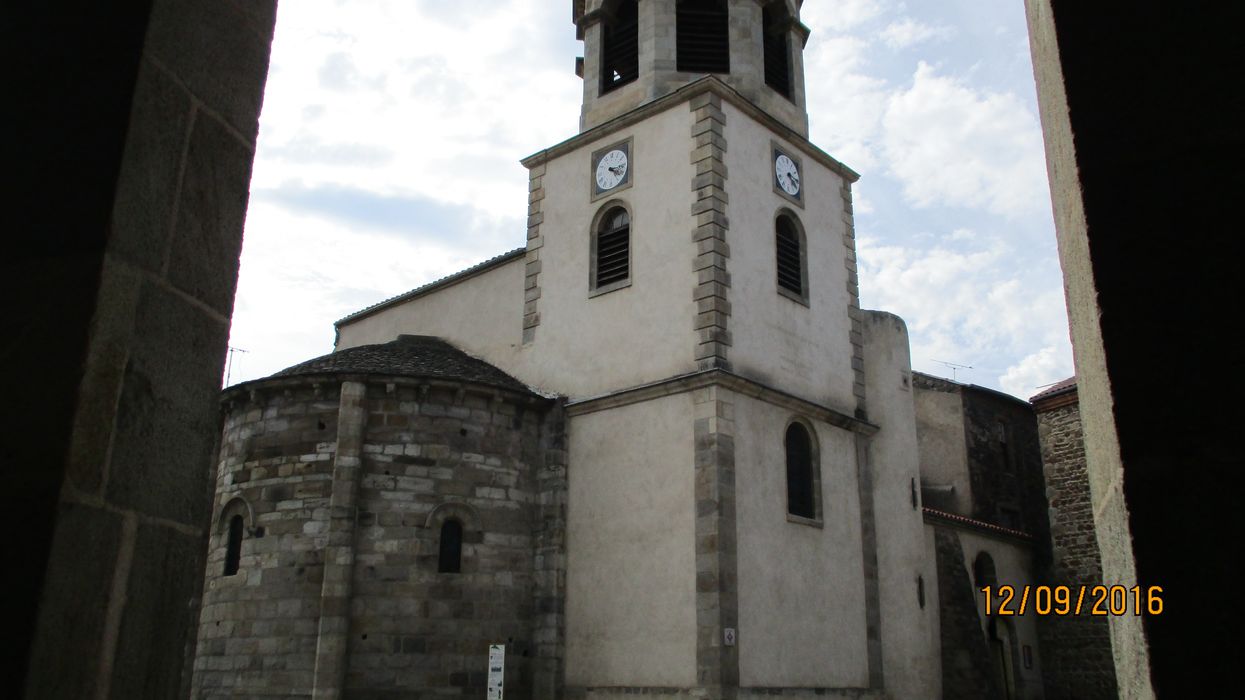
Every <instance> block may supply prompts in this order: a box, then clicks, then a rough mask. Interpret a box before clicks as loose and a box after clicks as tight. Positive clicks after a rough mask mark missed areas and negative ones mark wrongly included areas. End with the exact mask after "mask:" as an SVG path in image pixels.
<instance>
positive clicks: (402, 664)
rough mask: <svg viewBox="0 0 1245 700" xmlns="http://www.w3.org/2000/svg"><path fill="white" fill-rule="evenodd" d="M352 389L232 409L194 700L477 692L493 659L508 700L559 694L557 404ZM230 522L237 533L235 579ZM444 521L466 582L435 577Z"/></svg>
mask: <svg viewBox="0 0 1245 700" xmlns="http://www.w3.org/2000/svg"><path fill="white" fill-rule="evenodd" d="M360 379H361V380H360V381H342V380H341V378H332V377H320V378H315V379H309V378H304V377H293V378H275V379H270V380H261V382H258V383H252V385H251V386H250V387H249V388H244V389H238V388H235V389H233V390H231V391H230V392H227V393H226V401H227V402H232V405H229V404H228V403H227V408H226V418H225V423H224V430H223V434H222V441H221V451H220V462H219V467H220V469H219V473H218V477H217V494H216V502H215V511H214V517H215V521H214V522H215V526H214V528H213V534H212V537H211V541H210V546H209V554H208V571H207V577H206V579H207V580H206V584H205V593H204V607H203V613H202V617H201V621H200V626H199V648H198V653H197V657H196V659H195V666H194V667H195V674H194V691H193V692H194V697H196V698H225V697H268V696H278V695H279V696H282V697H307V698H310V697H316V698H320V697H341V696H345V697H358V698H397V697H409V696H410V694H411V692H412V690H419V691H420V692H421V693H431V694H435V695H437V696H451V697H454V696H483V693H484V682H485V675H486V659H487V651H488V645H489V644H497V643H503V644H507V663H506V667H507V673H506V690H507V695H508V696H509V697H516V698H528V697H533V696H534V695H533V688H534V687H540V688H551V687H553V685H554V683H555V678H556V674H557V673H558V671H559V670H560V661H561V660H560V655H561V651H562V645H561V644H560V639H561V636H560V635H561V628H560V621H561V617H560V616H561V612H562V599H561V593H560V591H561V590H562V586H563V585H564V580H565V574H564V566H563V565H562V558H561V557H560V556H558V554H557V553H556V552H553V553H547V552H544V551H539V553H540V554H541V555H542V556H537V554H538V544H540V545H542V547H543V546H549V543H552V546H554V547H555V548H556V547H558V546H560V542H561V537H562V534H563V533H562V530H563V529H564V524H563V521H564V514H563V513H564V506H565V495H564V493H561V492H560V491H559V490H560V489H561V487H562V485H563V484H564V483H565V482H564V478H563V479H561V480H559V479H558V478H557V476H558V475H559V474H564V467H562V466H561V463H564V461H565V460H564V458H562V457H561V455H563V454H564V451H561V450H559V449H557V446H558V445H559V444H560V440H561V435H560V431H561V422H560V421H557V420H554V421H550V424H549V426H548V429H547V426H546V420H545V419H546V416H549V415H550V410H551V407H550V403H549V402H548V401H546V400H544V399H539V398H536V397H534V396H530V395H519V394H517V393H515V392H508V391H500V390H496V389H492V388H487V387H483V386H477V385H472V384H470V383H467V382H454V381H446V380H437V381H427V382H420V381H415V380H411V379H404V378H393V379H391V380H381V381H376V380H374V379H373V380H370V381H363V380H362V379H363V378H360ZM542 488H543V489H544V491H543V492H542V491H541V489H542ZM234 515H242V516H243V518H244V521H245V523H246V526H247V529H246V536H245V537H244V539H243V545H242V549H241V554H242V556H241V559H240V566H239V571H238V573H237V574H235V575H231V576H226V575H224V571H225V569H224V566H225V558H226V549H227V545H228V541H227V538H228V522H229V520H230V519H231V518H232V517H233V516H234ZM451 518H452V519H455V520H457V521H459V522H460V523H461V524H462V526H463V538H462V540H463V541H462V569H461V573H440V572H438V552H439V544H440V533H441V524H442V523H443V522H444V521H445V520H447V519H451ZM538 575H539V579H538ZM547 696H548V695H543V694H542V697H547Z"/></svg>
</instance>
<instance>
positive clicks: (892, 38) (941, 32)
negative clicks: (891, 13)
mask: <svg viewBox="0 0 1245 700" xmlns="http://www.w3.org/2000/svg"><path fill="white" fill-rule="evenodd" d="M878 36H880V37H881V38H882V41H883V42H884V43H885V44H886V45H887V46H889V47H891V48H892V49H906V48H909V47H912V46H916V45H917V44H920V43H922V42H926V41H930V40H931V39H936V40H940V41H942V40H946V39H950V38H951V37H953V36H955V30H954V29H952V28H951V27H948V26H945V25H931V24H924V23H922V22H918V21H916V20H914V19H912V18H910V17H905V18H903V19H900V20H896V21H894V22H891V23H890V24H888V25H886V28H885V29H883V30H882V31H881V32H880V33H879V34H878Z"/></svg>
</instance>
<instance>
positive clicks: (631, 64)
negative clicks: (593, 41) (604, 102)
mask: <svg viewBox="0 0 1245 700" xmlns="http://www.w3.org/2000/svg"><path fill="white" fill-rule="evenodd" d="M638 7H639V6H638V3H636V2H635V0H622V2H616V3H614V6H613V7H612V8H611V9H610V10H608V11H607V13H606V18H605V21H604V22H603V23H602V25H601V93H602V94H604V93H607V92H609V91H610V90H613V89H615V88H618V87H621V86H623V85H626V84H627V83H630V82H631V81H633V80H635V79H636V78H637V77H639V75H640V53H639V47H640V34H639V27H640V21H639V14H640V13H639V10H638Z"/></svg>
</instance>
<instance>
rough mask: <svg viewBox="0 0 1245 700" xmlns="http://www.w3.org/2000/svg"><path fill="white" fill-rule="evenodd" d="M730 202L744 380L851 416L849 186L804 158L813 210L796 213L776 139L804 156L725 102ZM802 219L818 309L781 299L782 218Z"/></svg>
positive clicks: (735, 332)
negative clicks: (780, 183) (776, 166)
mask: <svg viewBox="0 0 1245 700" xmlns="http://www.w3.org/2000/svg"><path fill="white" fill-rule="evenodd" d="M722 109H723V111H724V112H725V113H726V141H727V151H726V163H727V171H728V173H729V177H728V178H727V180H726V191H727V193H728V194H729V196H730V203H729V204H728V205H727V216H728V218H729V219H730V231H729V232H728V233H727V241H728V242H729V243H730V246H731V259H730V262H729V263H728V265H729V271H730V274H731V291H730V302H731V320H730V331H731V335H732V337H733V346H732V347H731V349H730V354H729V357H730V360H731V364H732V366H733V367H734V369H735V371H737V372H739V373H740V374H743V375H745V376H749V377H753V378H756V379H758V380H760V381H762V382H765V383H767V384H770V385H771V386H776V387H778V388H781V389H783V390H785V391H788V392H790V393H793V394H796V395H798V396H802V397H804V398H807V399H810V400H813V401H817V402H819V403H823V404H827V405H829V406H832V407H834V408H837V409H839V410H842V411H844V412H845V413H848V414H851V413H852V411H853V410H854V409H855V406H856V400H855V398H854V396H853V395H852V377H853V374H852V367H851V360H852V346H851V339H850V335H849V334H850V331H851V320H850V319H849V318H848V315H847V308H848V302H849V297H848V294H847V268H846V267H845V264H844V263H845V259H846V251H847V248H846V247H844V245H843V234H844V233H845V231H846V224H844V223H843V220H842V213H843V200H842V196H841V194H840V187H841V184H842V180H841V178H840V177H839V175H837V174H835V173H833V172H831V171H830V170H828V169H827V168H825V167H824V166H822V165H820V164H819V163H817V162H816V161H814V160H813V159H812V158H811V157H809V156H807V155H801V156H800V159H801V162H802V174H803V186H804V188H805V191H804V199H805V204H804V208H803V209H801V208H800V207H798V206H796V205H794V204H792V203H791V202H789V201H788V200H786V199H784V198H783V197H780V196H779V195H778V194H775V193H774V190H773V186H772V184H771V177H772V174H771V172H772V170H771V169H772V163H771V161H772V155H771V150H772V149H771V146H770V141H771V139H773V140H776V141H778V143H779V144H780V145H781V146H783V147H784V148H785V149H786V150H787V152H788V153H792V154H796V155H799V154H800V151H799V150H798V149H795V148H793V147H791V145H790V144H789V143H786V142H784V141H783V140H782V139H780V138H777V137H776V136H775V135H774V133H773V132H772V131H770V130H769V129H768V128H766V127H763V126H761V125H760V124H758V123H757V122H755V121H753V120H752V119H751V118H750V117H748V116H746V115H745V114H744V113H743V112H741V111H739V109H737V108H736V107H734V106H733V105H731V104H729V103H726V102H724V103H723V105H722ZM781 208H789V209H791V210H793V211H794V212H795V213H796V215H797V216H798V218H799V219H800V222H801V223H802V224H803V225H804V230H805V234H806V238H807V248H808V252H807V254H808V256H809V257H808V275H809V306H807V307H805V306H803V305H801V304H799V303H798V302H795V301H792V300H791V299H788V298H787V297H784V296H782V295H780V294H779V293H778V281H777V272H776V269H777V253H776V251H775V242H774V218H775V216H776V215H777V213H778V210H779V209H781Z"/></svg>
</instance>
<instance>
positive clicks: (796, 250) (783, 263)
mask: <svg viewBox="0 0 1245 700" xmlns="http://www.w3.org/2000/svg"><path fill="white" fill-rule="evenodd" d="M774 230H775V238H776V240H777V244H778V286H779V287H782V288H783V289H786V290H788V291H791V292H794V293H796V294H798V295H800V296H803V295H804V274H803V269H804V266H803V265H801V264H800V234H799V232H798V231H796V229H795V224H793V223H791V220H790V219H788V218H787V217H785V216H780V217H778V222H777V223H776V224H775V225H774Z"/></svg>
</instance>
